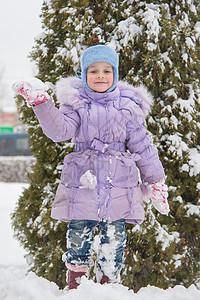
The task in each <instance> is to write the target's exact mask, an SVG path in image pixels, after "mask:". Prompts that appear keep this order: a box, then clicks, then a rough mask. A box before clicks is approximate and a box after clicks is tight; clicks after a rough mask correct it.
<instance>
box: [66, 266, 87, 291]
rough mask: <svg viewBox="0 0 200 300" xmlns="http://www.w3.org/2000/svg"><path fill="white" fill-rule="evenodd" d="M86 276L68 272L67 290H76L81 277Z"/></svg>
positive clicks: (83, 273)
mask: <svg viewBox="0 0 200 300" xmlns="http://www.w3.org/2000/svg"><path fill="white" fill-rule="evenodd" d="M84 275H86V272H75V271H72V270H68V280H67V281H68V288H69V290H71V289H77V287H78V286H79V284H80V279H81V277H82V276H84Z"/></svg>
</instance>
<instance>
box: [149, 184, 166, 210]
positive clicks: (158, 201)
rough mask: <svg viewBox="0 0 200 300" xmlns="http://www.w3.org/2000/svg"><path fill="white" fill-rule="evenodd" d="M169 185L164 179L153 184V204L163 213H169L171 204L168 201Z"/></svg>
mask: <svg viewBox="0 0 200 300" xmlns="http://www.w3.org/2000/svg"><path fill="white" fill-rule="evenodd" d="M167 191H168V187H167V185H166V184H165V181H164V180H161V181H158V182H155V183H153V184H152V197H151V200H152V204H153V206H154V207H155V209H157V210H158V211H159V212H160V213H161V214H162V215H168V213H169V204H168V201H167V197H168V192H167Z"/></svg>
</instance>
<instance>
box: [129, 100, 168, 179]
mask: <svg viewBox="0 0 200 300" xmlns="http://www.w3.org/2000/svg"><path fill="white" fill-rule="evenodd" d="M144 120H145V118H144V114H143V111H142V109H141V108H140V107H139V106H138V105H135V107H134V112H133V114H132V117H131V119H130V120H129V121H128V122H127V128H126V135H127V147H128V149H129V150H130V152H131V153H137V154H139V155H140V159H139V160H138V161H137V167H138V168H139V170H140V175H141V178H142V181H143V182H148V183H154V182H156V181H159V180H161V179H163V178H165V173H164V169H163V166H162V163H161V161H160V159H159V156H158V151H157V149H156V147H155V146H153V145H152V144H151V140H150V137H149V136H148V135H147V129H146V127H145V125H144Z"/></svg>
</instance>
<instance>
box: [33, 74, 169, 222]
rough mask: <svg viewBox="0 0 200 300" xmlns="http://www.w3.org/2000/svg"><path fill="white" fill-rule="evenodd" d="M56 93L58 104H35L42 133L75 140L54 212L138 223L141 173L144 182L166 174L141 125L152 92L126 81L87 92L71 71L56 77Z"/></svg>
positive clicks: (140, 217)
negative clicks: (112, 87) (105, 90)
mask: <svg viewBox="0 0 200 300" xmlns="http://www.w3.org/2000/svg"><path fill="white" fill-rule="evenodd" d="M57 98H58V101H59V102H60V103H61V106H60V108H59V109H57V108H56V107H55V105H54V102H53V101H52V100H48V101H47V102H44V103H42V104H40V105H38V106H35V107H34V108H33V110H34V112H35V114H36V116H37V117H38V119H39V122H40V124H41V126H42V129H43V132H44V133H45V134H46V136H48V137H49V138H50V139H52V140H53V141H55V142H60V141H66V140H69V139H72V141H73V142H74V143H75V148H74V151H73V152H72V153H70V154H68V155H66V157H65V159H64V166H63V170H62V175H61V182H60V184H59V186H58V189H57V193H56V197H55V201H54V204H53V208H52V214H51V216H52V218H54V219H58V220H62V221H66V222H67V221H70V220H71V219H89V220H97V221H99V220H101V219H103V218H106V219H107V220H108V221H110V222H111V221H114V220H117V219H121V218H124V219H125V220H126V222H128V223H133V224H134V223H138V224H140V223H142V222H143V220H144V209H143V193H142V190H141V186H140V185H139V184H138V180H139V177H141V179H142V182H147V183H153V182H156V181H159V180H161V179H163V178H164V177H165V174H164V170H163V167H162V164H161V162H160V160H159V157H158V153H157V150H156V148H155V147H154V146H153V145H151V143H150V139H149V137H148V135H147V134H146V128H145V126H144V120H145V116H146V115H147V113H148V111H149V109H150V104H151V102H152V98H151V95H150V94H148V92H147V91H146V89H145V88H144V87H140V88H134V87H132V86H131V85H129V84H128V83H125V82H119V84H118V86H117V87H116V88H115V90H114V91H112V92H109V93H97V92H91V91H89V90H87V89H86V88H84V87H83V85H82V82H81V80H80V79H78V78H75V77H69V78H66V79H61V80H60V81H59V82H58V83H57ZM127 148H128V150H129V151H128V152H127V150H126V149H127ZM85 180H86V185H85V184H84V182H85ZM87 181H88V182H89V185H87ZM90 184H91V185H90Z"/></svg>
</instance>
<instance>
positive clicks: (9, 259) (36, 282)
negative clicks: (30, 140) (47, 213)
mask: <svg viewBox="0 0 200 300" xmlns="http://www.w3.org/2000/svg"><path fill="white" fill-rule="evenodd" d="M26 186H27V184H25V183H24V184H23V183H3V182H0V194H1V199H0V237H1V247H0V300H4V299H5V300H43V299H48V300H64V299H68V300H79V299H81V300H86V299H87V300H94V299H98V300H121V299H123V300H161V299H162V300H199V299H200V290H197V289H196V287H195V286H194V285H192V286H191V287H190V288H188V289H186V288H184V287H183V286H176V287H175V288H173V289H171V288H169V289H168V290H166V291H164V290H162V289H159V288H156V287H151V286H148V287H147V288H142V289H141V290H140V291H139V292H138V293H137V294H135V293H133V291H129V290H128V288H126V287H124V286H122V285H119V284H115V285H104V286H100V284H95V283H93V282H92V281H88V280H87V279H86V278H83V279H82V283H81V285H80V286H79V288H78V289H77V290H73V291H59V289H58V287H57V286H56V284H54V283H51V282H49V281H47V280H45V279H43V278H39V277H37V276H36V275H35V274H34V273H29V274H27V268H28V267H27V265H26V261H25V259H24V257H23V256H24V251H23V249H22V248H20V246H19V243H18V241H16V240H14V239H13V237H12V235H13V232H12V229H11V226H10V214H11V213H12V212H13V209H14V207H15V203H16V201H17V199H18V197H19V195H20V193H21V192H22V191H23V189H24V188H25V187H26Z"/></svg>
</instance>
